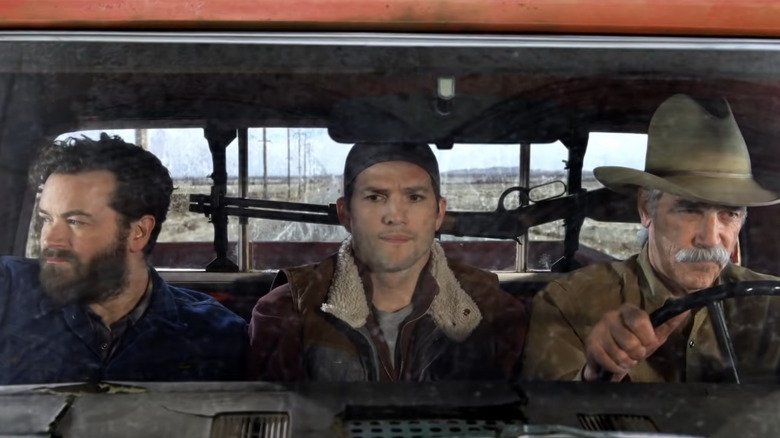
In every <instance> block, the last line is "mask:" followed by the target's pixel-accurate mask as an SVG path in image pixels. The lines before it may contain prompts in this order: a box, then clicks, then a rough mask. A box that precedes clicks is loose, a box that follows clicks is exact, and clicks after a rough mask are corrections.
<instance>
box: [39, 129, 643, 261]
mask: <svg viewBox="0 0 780 438" xmlns="http://www.w3.org/2000/svg"><path fill="white" fill-rule="evenodd" d="M107 132H108V133H109V134H111V135H119V136H120V137H122V138H123V139H124V140H125V141H128V142H131V143H136V144H139V145H141V146H142V147H144V148H146V149H148V150H150V151H151V152H152V153H154V154H155V155H157V156H158V157H159V158H160V160H161V161H162V163H163V164H164V165H165V166H166V167H167V168H168V169H169V171H170V172H171V176H172V178H173V180H174V186H175V187H176V190H175V191H174V194H173V197H172V202H171V209H170V211H169V214H168V218H167V220H166V222H165V224H164V226H163V229H162V232H161V234H160V236H159V239H158V245H157V247H156V249H155V252H154V253H153V255H152V257H153V259H152V262H153V263H154V264H155V266H157V267H160V268H174V269H201V268H203V267H204V266H206V264H208V262H209V261H211V260H212V259H213V258H214V250H213V236H214V234H213V233H214V231H213V225H212V224H211V223H210V222H209V220H208V219H207V218H206V217H205V216H204V215H202V214H199V213H193V212H190V211H189V197H190V195H191V194H208V193H209V192H210V189H211V183H212V181H211V179H210V178H209V175H210V174H211V172H212V161H211V155H210V152H209V147H208V143H207V141H206V140H205V138H204V137H203V130H202V129H198V128H192V129H149V130H140V129H139V130H114V131H107ZM248 133H249V153H248V165H249V181H248V183H249V184H248V197H249V198H251V199H268V200H274V201H287V202H301V203H308V204H320V205H327V204H330V203H335V201H336V199H337V198H338V197H339V196H341V194H342V184H343V182H342V172H343V166H344V161H345V159H346V156H347V153H348V152H349V149H350V145H344V144H339V143H336V142H334V141H333V140H331V139H330V137H329V136H328V134H327V131H326V130H325V129H287V128H251V129H249V130H248ZM80 135H86V136H88V137H92V138H97V136H98V135H99V131H80V132H72V133H65V134H62V135H61V136H59V137H58V138H59V139H64V138H67V137H70V136H80ZM589 143H590V144H589V146H588V151H587V154H586V156H585V165H584V170H583V186H584V187H585V188H586V189H589V190H592V189H596V188H599V187H601V185H600V184H599V183H598V181H596V180H595V178H594V177H593V173H592V170H593V168H594V167H598V166H602V165H621V166H628V167H635V168H640V169H641V168H643V167H644V149H645V136H644V135H630V134H601V133H593V134H591V136H590V142H589ZM521 148H522V147H521V146H520V145H511V144H508V145H464V144H456V145H455V146H454V147H453V148H452V149H451V150H436V149H434V153H435V155H436V156H437V159H438V160H439V167H440V173H441V181H442V195H443V196H444V197H445V198H447V202H448V205H447V209H448V211H483V212H490V211H494V210H496V208H497V207H498V200H499V197H500V196H501V194H502V193H503V192H504V191H505V190H506V189H508V188H510V187H514V186H518V185H521V186H522V185H524V184H525V181H524V178H523V176H522V174H521V173H522V172H521V169H523V168H524V166H523V165H522V164H521V163H522V157H521ZM529 151H530V154H529V155H530V166H529V167H528V173H529V175H528V177H527V180H528V185H529V186H530V187H534V186H539V185H542V184H546V183H549V182H552V181H566V169H565V161H566V159H567V150H566V148H565V147H564V146H563V145H562V144H561V143H559V142H557V143H553V144H538V145H532V146H531V147H530V149H529ZM226 160H227V173H228V189H227V190H228V192H227V193H228V196H233V197H235V196H238V147H237V142H236V141H234V142H233V143H231V145H230V146H228V148H227V151H226ZM506 204H507V207H508V208H514V207H516V205H517V204H516V200H514V203H513V200H512V199H511V197H510V198H507V201H506ZM640 229H641V227H640V226H639V225H638V224H622V223H617V224H616V223H601V222H596V221H593V220H590V219H586V220H585V223H584V225H583V227H582V232H581V236H580V242H581V246H582V248H583V250H585V251H596V252H597V253H600V254H604V255H606V256H609V257H614V258H618V259H622V258H626V257H628V256H629V255H631V254H633V253H635V252H637V251H638V249H639V245H638V243H637V233H638V231H639V230H640ZM39 230H40V224H39V223H38V220H37V217H34V219H33V221H32V222H31V226H30V234H29V239H28V245H27V255H28V256H30V257H36V256H37V255H38V252H39V245H38V241H39ZM238 235H239V220H238V218H236V217H230V218H229V222H228V240H229V254H228V255H229V257H230V258H232V259H234V260H235V259H236V258H237V257H238V246H237V242H238ZM247 235H248V240H249V242H250V257H251V260H252V263H251V265H250V266H251V267H252V269H276V268H280V267H284V266H291V265H296V264H303V263H309V262H313V261H316V260H319V259H321V258H322V257H324V256H325V255H327V254H329V253H331V252H332V251H334V250H335V249H336V248H337V246H338V243H339V242H341V241H342V240H343V239H344V238H346V236H347V232H346V230H344V228H343V227H341V226H339V225H320V224H309V223H301V222H292V221H279V220H269V219H250V220H248V225H247ZM563 236H564V227H563V221H555V222H551V223H548V224H543V225H539V226H536V227H532V228H531V229H530V230H529V233H528V236H527V248H528V249H527V251H525V252H523V251H522V247H518V245H517V243H515V242H514V241H511V240H499V239H486V238H476V237H454V236H448V235H442V236H441V242H442V245H443V246H444V247H445V248H446V250H447V252H448V254H450V255H451V256H452V257H454V258H458V259H461V260H462V261H463V262H466V263H469V264H472V265H475V266H479V267H481V268H484V269H491V270H497V271H516V270H523V269H527V270H534V271H545V270H549V269H550V266H551V264H552V263H554V262H555V260H557V258H558V257H560V254H562V244H561V242H562V240H563ZM523 259H525V261H523Z"/></svg>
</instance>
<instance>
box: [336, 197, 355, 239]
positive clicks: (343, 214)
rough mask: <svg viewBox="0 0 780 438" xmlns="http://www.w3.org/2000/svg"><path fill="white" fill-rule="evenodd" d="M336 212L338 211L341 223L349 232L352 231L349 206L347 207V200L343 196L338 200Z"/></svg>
mask: <svg viewBox="0 0 780 438" xmlns="http://www.w3.org/2000/svg"><path fill="white" fill-rule="evenodd" d="M336 213H338V216H339V222H340V223H341V225H342V226H343V227H344V228H346V229H347V232H349V233H351V232H352V229H351V227H350V223H351V222H352V220H351V216H350V214H349V208H347V201H346V200H344V197H343V196H342V197H341V198H339V199H337V200H336Z"/></svg>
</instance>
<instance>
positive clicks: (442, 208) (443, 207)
mask: <svg viewBox="0 0 780 438" xmlns="http://www.w3.org/2000/svg"><path fill="white" fill-rule="evenodd" d="M446 213H447V200H446V199H445V198H439V211H437V212H436V231H439V228H441V224H442V222H444V215H445V214H446Z"/></svg>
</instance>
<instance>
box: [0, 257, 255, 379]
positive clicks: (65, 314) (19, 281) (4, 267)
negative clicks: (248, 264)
mask: <svg viewBox="0 0 780 438" xmlns="http://www.w3.org/2000/svg"><path fill="white" fill-rule="evenodd" d="M39 270H40V267H39V265H38V261H37V260H30V259H21V258H11V257H0V384H2V385H13V384H28V383H55V382H84V381H104V380H113V381H120V380H123V381H224V380H241V379H243V378H244V369H245V365H246V362H245V355H246V350H247V346H248V341H247V330H246V322H245V321H244V320H243V319H241V318H240V317H239V316H237V315H235V314H234V313H232V312H231V311H229V310H228V309H226V308H225V307H223V306H222V305H221V304H219V303H218V302H217V301H216V300H214V299H213V298H211V297H209V296H208V295H206V294H203V293H200V292H195V291H191V290H187V289H181V288H177V287H173V286H169V285H168V284H167V283H166V282H165V281H163V279H162V278H161V277H160V276H159V275H158V274H157V272H156V271H154V270H150V272H151V275H152V291H151V293H152V295H151V297H150V300H151V301H150V303H149V307H148V308H147V309H146V312H145V313H144V314H143V316H142V317H141V318H140V319H139V320H138V321H137V322H136V323H135V324H133V325H132V326H131V327H128V329H127V331H126V332H125V334H124V335H123V336H122V338H121V340H120V341H119V345H118V346H117V348H116V350H115V352H114V354H113V355H112V356H111V357H110V358H108V359H107V360H105V361H104V360H103V359H102V358H101V357H102V355H101V354H100V350H99V349H100V343H99V340H98V338H97V336H96V335H95V332H94V330H93V329H92V327H91V325H90V321H89V315H88V314H87V311H86V309H85V308H84V307H81V306H76V305H68V306H65V307H62V306H57V305H56V304H55V303H54V302H53V301H52V300H51V299H49V298H48V297H47V296H46V295H45V293H44V292H43V290H42V288H41V286H40V281H39V279H38V272H39Z"/></svg>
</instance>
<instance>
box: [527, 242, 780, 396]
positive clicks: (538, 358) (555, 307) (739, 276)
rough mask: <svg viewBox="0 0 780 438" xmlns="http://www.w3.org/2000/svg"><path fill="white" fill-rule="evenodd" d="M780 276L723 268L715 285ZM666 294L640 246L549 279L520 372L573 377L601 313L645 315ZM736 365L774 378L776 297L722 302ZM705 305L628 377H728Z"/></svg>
mask: <svg viewBox="0 0 780 438" xmlns="http://www.w3.org/2000/svg"><path fill="white" fill-rule="evenodd" d="M751 280H780V279H779V278H777V277H773V276H769V275H763V274H759V273H756V272H753V271H750V270H749V269H746V268H743V267H740V266H736V265H729V266H727V267H726V268H725V269H724V270H723V271H722V272H721V275H720V277H719V278H718V284H723V283H731V282H740V281H751ZM670 298H672V294H671V293H670V292H669V290H668V289H666V287H665V286H664V285H663V284H662V283H661V281H660V280H659V279H658V277H656V275H655V273H654V271H653V269H652V267H651V266H650V263H649V261H648V258H647V249H646V248H645V249H643V251H642V252H641V253H640V254H638V255H635V256H633V257H631V258H629V259H628V260H626V261H624V262H613V263H605V264H598V265H593V266H588V267H586V268H583V269H580V270H578V271H575V272H573V273H571V274H570V275H568V276H567V277H565V278H563V279H561V280H557V281H553V282H552V283H550V284H549V285H548V286H547V287H546V288H545V290H544V291H542V292H541V293H539V294H538V295H537V296H536V297H535V299H534V302H533V307H532V312H531V326H530V329H529V334H528V340H527V343H526V351H525V358H526V362H525V366H524V372H523V374H524V377H525V378H529V379H544V380H572V379H577V378H578V376H579V375H580V371H581V370H582V368H583V367H584V366H585V339H586V337H587V336H588V334H589V333H590V331H591V329H592V328H593V327H594V326H595V324H596V323H597V322H598V321H599V320H600V319H601V316H602V315H603V314H604V313H606V312H607V311H610V310H613V309H616V308H618V307H619V306H620V305H621V304H623V303H632V304H635V305H637V306H639V307H640V308H642V309H644V310H646V311H647V312H648V313H652V312H653V311H654V310H656V309H658V308H659V307H661V306H662V305H663V304H664V302H665V301H666V300H667V299H670ZM724 311H725V315H726V321H727V325H728V328H729V331H730V333H731V336H732V339H733V343H734V346H735V350H736V354H737V357H738V361H737V363H738V368H739V370H740V372H741V373H742V375H743V376H745V377H747V378H748V380H751V381H756V380H759V381H775V376H776V368H777V364H778V361H779V360H780V298H775V297H750V298H743V299H730V300H726V301H725V302H724ZM728 379H729V376H728V375H727V373H726V372H725V371H724V365H723V361H722V359H721V354H720V350H719V348H718V343H717V339H716V337H715V334H714V331H713V327H712V322H711V320H710V316H709V315H708V312H707V309H706V308H704V309H700V310H698V311H697V312H696V313H695V314H694V315H693V316H692V317H689V318H688V320H687V321H686V322H684V323H683V324H681V325H680V328H678V329H677V330H676V331H675V332H674V333H672V334H671V335H670V337H669V339H668V340H667V342H666V343H665V344H664V345H663V346H661V347H660V348H659V349H658V350H657V351H656V352H655V353H654V354H653V355H652V356H650V357H649V358H648V359H647V360H646V361H644V362H641V363H640V364H639V365H637V366H636V367H635V368H634V369H633V370H632V371H631V372H630V373H629V375H628V377H627V379H626V380H630V381H633V382H683V381H687V382H700V381H724V380H725V381H727V380H728Z"/></svg>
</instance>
